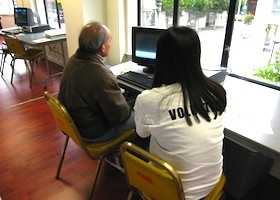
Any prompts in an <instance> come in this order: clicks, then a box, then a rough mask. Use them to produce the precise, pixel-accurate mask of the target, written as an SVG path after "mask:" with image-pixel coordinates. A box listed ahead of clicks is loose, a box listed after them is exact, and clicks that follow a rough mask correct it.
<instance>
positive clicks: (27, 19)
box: [14, 7, 35, 26]
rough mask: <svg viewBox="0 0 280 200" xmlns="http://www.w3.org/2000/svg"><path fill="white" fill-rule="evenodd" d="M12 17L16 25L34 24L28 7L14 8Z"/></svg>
mask: <svg viewBox="0 0 280 200" xmlns="http://www.w3.org/2000/svg"><path fill="white" fill-rule="evenodd" d="M14 19H15V24H16V25H17V26H34V25H35V22H34V18H33V12H32V10H31V9H30V8H20V7H17V8H14Z"/></svg>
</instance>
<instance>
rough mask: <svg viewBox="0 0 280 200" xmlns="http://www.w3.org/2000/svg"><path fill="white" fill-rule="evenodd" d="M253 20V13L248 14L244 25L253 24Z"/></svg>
mask: <svg viewBox="0 0 280 200" xmlns="http://www.w3.org/2000/svg"><path fill="white" fill-rule="evenodd" d="M253 19H254V15H253V14H251V13H248V14H246V15H245V17H244V24H251V23H252V21H253Z"/></svg>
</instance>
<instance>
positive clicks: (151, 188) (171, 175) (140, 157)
mask: <svg viewBox="0 0 280 200" xmlns="http://www.w3.org/2000/svg"><path fill="white" fill-rule="evenodd" d="M120 151H121V156H122V160H123V165H124V169H125V174H126V179H127V182H128V186H129V189H130V192H129V194H128V198H127V199H128V200H129V199H132V197H133V193H134V191H137V190H138V191H140V192H141V194H142V196H143V197H144V198H145V199H148V200H151V199H156V200H161V199H172V200H184V199H185V194H184V189H183V186H182V182H181V179H180V176H179V175H178V173H177V172H176V171H175V169H174V168H173V167H172V166H171V165H170V164H168V163H167V162H165V161H163V160H161V159H160V158H158V157H156V156H154V155H152V154H150V153H149V152H147V151H145V150H144V149H142V148H140V147H138V146H137V145H135V144H133V143H131V142H124V143H123V144H122V145H121V147H120ZM151 163H152V164H151ZM224 184H225V176H224V174H223V175H222V177H221V179H220V181H219V182H218V184H217V185H216V186H215V188H214V189H213V190H212V191H211V193H210V194H209V195H207V197H205V198H204V200H218V199H220V198H221V197H222V195H223V187H224Z"/></svg>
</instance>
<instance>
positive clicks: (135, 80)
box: [117, 71, 153, 89]
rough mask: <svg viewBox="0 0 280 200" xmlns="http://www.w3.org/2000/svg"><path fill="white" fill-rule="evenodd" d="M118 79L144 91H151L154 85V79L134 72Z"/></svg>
mask: <svg viewBox="0 0 280 200" xmlns="http://www.w3.org/2000/svg"><path fill="white" fill-rule="evenodd" d="M117 79H119V80H122V81H125V82H128V83H130V84H132V85H135V86H137V87H140V88H142V89H150V88H152V84H153V78H151V77H149V76H148V75H146V74H141V73H137V72H133V71H129V72H125V73H123V74H120V75H118V76H117Z"/></svg>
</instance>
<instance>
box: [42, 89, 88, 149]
mask: <svg viewBox="0 0 280 200" xmlns="http://www.w3.org/2000/svg"><path fill="white" fill-rule="evenodd" d="M45 98H46V100H47V103H48V105H49V107H50V109H51V112H52V114H53V116H54V118H55V121H56V124H57V126H58V128H59V129H60V130H61V131H62V132H63V133H64V134H67V135H68V136H69V137H70V138H71V139H72V140H73V141H74V143H75V144H76V145H78V146H79V147H81V148H83V143H84V142H83V140H82V137H81V135H80V133H79V130H78V128H77V127H76V125H75V123H74V121H73V119H72V117H71V116H70V115H69V113H68V111H67V110H66V108H65V107H64V106H63V105H62V104H61V103H60V101H59V100H58V99H57V98H55V97H54V96H53V95H51V94H50V93H48V92H45Z"/></svg>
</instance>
